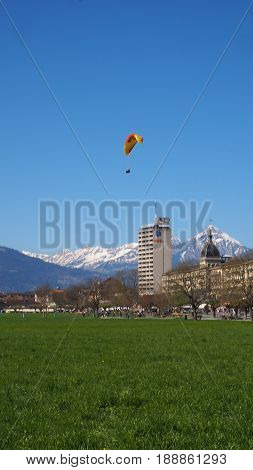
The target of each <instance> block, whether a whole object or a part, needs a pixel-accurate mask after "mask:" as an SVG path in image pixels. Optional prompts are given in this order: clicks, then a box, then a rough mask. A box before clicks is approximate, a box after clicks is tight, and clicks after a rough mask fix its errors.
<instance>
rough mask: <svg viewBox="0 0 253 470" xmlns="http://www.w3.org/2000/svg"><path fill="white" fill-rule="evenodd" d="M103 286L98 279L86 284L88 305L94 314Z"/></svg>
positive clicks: (96, 312)
mask: <svg viewBox="0 0 253 470" xmlns="http://www.w3.org/2000/svg"><path fill="white" fill-rule="evenodd" d="M102 290H103V286H102V283H101V282H100V281H92V282H91V283H90V284H89V285H88V305H89V307H91V309H92V311H93V313H94V316H95V315H96V314H98V311H99V307H100V303H101V300H102Z"/></svg>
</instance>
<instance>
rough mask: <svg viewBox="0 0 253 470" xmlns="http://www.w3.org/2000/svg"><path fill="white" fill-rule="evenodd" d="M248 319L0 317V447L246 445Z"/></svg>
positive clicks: (252, 429) (252, 344)
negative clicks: (183, 319) (223, 320)
mask: <svg viewBox="0 0 253 470" xmlns="http://www.w3.org/2000/svg"><path fill="white" fill-rule="evenodd" d="M252 366H253V324H251V323H242V322H237V323H236V322H222V321H202V322H193V321H180V320H95V319H83V318H77V319H73V317H67V316H60V317H58V318H54V317H53V315H52V316H49V317H48V318H41V317H40V316H38V315H30V316H27V317H26V318H24V319H23V318H21V317H20V316H15V315H1V317H0V447H1V449H3V448H6V449H104V448H106V449H169V448H173V449H201V448H206V449H226V448H230V449H236V448H244V449H249V448H252V446H253V407H252V392H253V374H252V370H253V367H252Z"/></svg>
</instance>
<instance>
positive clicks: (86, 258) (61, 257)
mask: <svg viewBox="0 0 253 470" xmlns="http://www.w3.org/2000/svg"><path fill="white" fill-rule="evenodd" d="M209 228H210V229H211V230H212V234H213V242H214V243H215V245H216V246H217V247H218V249H219V250H220V254H221V255H222V256H237V255H239V254H243V253H245V252H246V251H247V248H246V247H244V246H243V245H242V244H241V243H240V242H239V241H237V240H235V239H234V238H232V237H230V236H229V235H228V234H227V233H224V232H222V231H221V230H220V229H218V228H217V227H214V226H213V225H209V227H207V228H206V229H205V230H204V231H203V232H201V233H199V234H198V235H196V236H195V237H193V238H191V239H190V240H188V241H187V242H184V243H183V242H182V241H181V240H180V239H179V238H178V237H175V236H173V237H172V247H173V264H174V266H175V265H176V264H178V263H180V262H186V261H198V260H199V257H200V253H201V250H202V248H203V246H204V244H205V243H206V242H207V241H208V229H209ZM24 254H26V255H28V256H31V257H35V258H40V259H42V260H43V261H47V262H49V263H54V264H58V265H60V266H65V267H68V268H76V269H85V270H89V271H92V270H96V271H97V272H99V273H103V274H113V273H115V272H117V271H120V270H125V269H133V268H136V267H137V263H138V244H137V243H130V244H126V245H122V246H119V247H117V248H103V247H84V248H80V249H78V250H73V251H71V250H63V251H61V252H59V253H55V254H53V255H45V254H34V253H29V252H24Z"/></svg>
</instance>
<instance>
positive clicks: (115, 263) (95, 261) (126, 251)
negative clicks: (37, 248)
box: [24, 243, 138, 271]
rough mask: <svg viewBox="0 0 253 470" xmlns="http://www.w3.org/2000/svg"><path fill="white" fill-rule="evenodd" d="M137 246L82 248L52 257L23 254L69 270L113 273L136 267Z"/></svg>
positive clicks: (65, 251)
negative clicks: (96, 270)
mask: <svg viewBox="0 0 253 470" xmlns="http://www.w3.org/2000/svg"><path fill="white" fill-rule="evenodd" d="M137 248H138V244H137V243H129V244H126V245H122V246H119V247H117V248H103V247H99V246H96V247H89V246H87V247H84V248H80V249H78V250H73V251H71V250H63V251H61V252H59V253H55V254H53V255H44V254H34V253H29V252H24V254H26V255H28V256H32V257H36V258H40V259H43V260H44V261H47V262H49V263H54V264H59V265H60V266H66V267H69V268H77V269H87V268H88V267H89V268H88V269H98V270H99V271H108V270H109V271H110V270H111V269H110V268H112V270H113V271H115V270H117V271H118V270H120V269H127V268H129V269H131V268H132V267H136V266H137V261H138V250H137Z"/></svg>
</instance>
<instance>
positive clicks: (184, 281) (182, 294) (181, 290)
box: [167, 265, 209, 320]
mask: <svg viewBox="0 0 253 470" xmlns="http://www.w3.org/2000/svg"><path fill="white" fill-rule="evenodd" d="M176 272H177V276H175V277H174V279H173V278H172V279H171V281H170V284H169V286H168V292H167V294H168V295H170V296H174V298H176V297H177V298H178V299H181V301H182V300H183V298H185V300H187V302H188V303H189V304H190V305H191V307H192V311H193V317H194V319H195V320H197V318H198V314H197V311H198V308H199V306H200V305H201V304H202V303H203V302H205V301H206V300H207V299H208V294H209V287H208V279H207V270H205V269H202V270H199V269H194V268H193V267H192V265H190V266H189V265H181V266H180V267H178V268H177V270H176Z"/></svg>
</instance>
